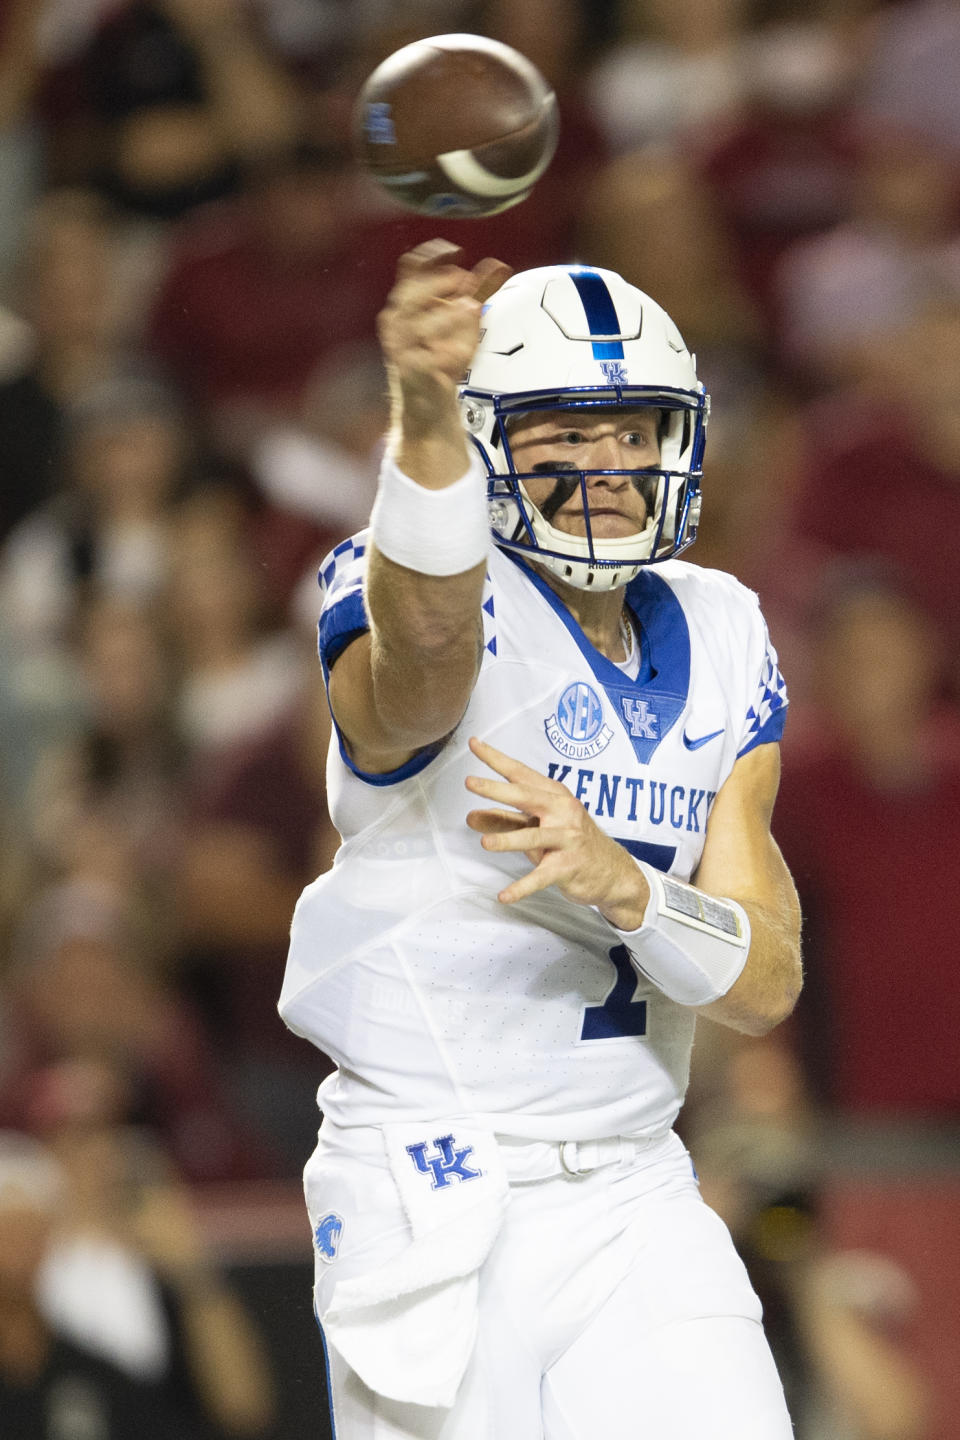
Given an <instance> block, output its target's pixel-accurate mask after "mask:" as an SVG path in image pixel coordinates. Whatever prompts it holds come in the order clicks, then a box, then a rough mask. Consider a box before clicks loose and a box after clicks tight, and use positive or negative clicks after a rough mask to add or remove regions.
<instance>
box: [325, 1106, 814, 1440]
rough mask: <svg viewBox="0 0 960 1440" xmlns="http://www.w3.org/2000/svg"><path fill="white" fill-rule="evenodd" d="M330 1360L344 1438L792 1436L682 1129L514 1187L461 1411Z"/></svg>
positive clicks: (737, 1267) (746, 1291)
mask: <svg viewBox="0 0 960 1440" xmlns="http://www.w3.org/2000/svg"><path fill="white" fill-rule="evenodd" d="M539 1148H541V1149H544V1148H546V1147H539ZM553 1148H555V1149H556V1148H558V1147H553ZM515 1169H516V1167H514V1173H515ZM328 1366H329V1378H330V1391H331V1407H332V1412H333V1423H334V1434H335V1437H336V1440H789V1437H791V1436H792V1433H793V1432H792V1427H791V1424H790V1420H789V1417H788V1415H787V1411H786V1406H785V1404H784V1398H783V1390H782V1387H781V1384H780V1380H779V1378H778V1376H777V1373H776V1369H775V1367H774V1363H773V1359H772V1357H771V1354H770V1350H769V1347H768V1346H767V1343H766V1339H765V1337H764V1334H763V1330H762V1327H761V1323H760V1303H759V1301H758V1300H757V1297H756V1295H755V1294H754V1292H753V1289H752V1287H751V1285H750V1282H749V1280H748V1278H747V1275H746V1271H745V1270H744V1267H743V1264H742V1262H741V1261H740V1259H739V1257H738V1256H737V1254H736V1252H735V1251H734V1248H733V1244H732V1242H731V1240H730V1236H729V1234H728V1232H727V1229H726V1227H725V1226H724V1224H723V1222H722V1221H721V1220H720V1219H719V1218H718V1216H717V1215H715V1214H714V1213H713V1211H711V1210H709V1209H708V1208H707V1206H706V1205H705V1204H704V1203H703V1201H702V1200H701V1198H700V1193H699V1190H698V1188H697V1184H696V1180H695V1177H694V1174H693V1168H692V1165H691V1162H690V1159H689V1156H688V1155H687V1153H686V1151H685V1150H684V1148H683V1146H682V1144H681V1143H680V1141H679V1140H678V1139H677V1137H676V1136H674V1135H670V1136H668V1137H667V1138H666V1139H665V1140H661V1141H658V1142H656V1143H655V1145H654V1146H653V1147H652V1148H651V1149H650V1150H649V1151H647V1152H646V1153H644V1154H641V1155H640V1156H631V1157H629V1158H624V1159H621V1160H620V1161H616V1162H614V1163H608V1164H604V1165H601V1166H600V1167H599V1168H597V1169H593V1170H590V1171H588V1172H587V1173H585V1174H579V1175H575V1174H568V1173H566V1172H563V1171H561V1172H560V1173H555V1174H553V1175H550V1176H548V1177H547V1178H542V1179H537V1180H528V1181H525V1182H522V1183H516V1182H515V1181H513V1182H512V1183H511V1198H510V1205H509V1208H508V1211H507V1215H506V1218H505V1220H504V1223H503V1226H502V1228H501V1230H500V1233H499V1235H498V1236H497V1239H496V1242H495V1244H494V1247H493V1250H492V1251H491V1253H490V1255H489V1256H488V1258H487V1260H486V1261H485V1262H484V1265H483V1268H482V1271H481V1275H480V1298H479V1329H478V1336H477V1342H476V1346H475V1348H474V1351H473V1354H472V1358H471V1360H470V1362H469V1365H468V1367H467V1371H466V1374H465V1375H464V1378H463V1381H462V1382H461V1385H460V1388H459V1391H458V1393H457V1398H456V1402H455V1404H454V1405H453V1407H452V1408H450V1409H440V1408H434V1407H428V1406H421V1405H414V1404H409V1403H402V1402H399V1401H396V1400H389V1399H386V1398H385V1397H383V1396H381V1395H378V1394H375V1393H374V1392H373V1391H372V1390H370V1389H369V1388H367V1386H365V1385H364V1384H363V1382H362V1381H361V1380H360V1379H359V1377H358V1376H357V1375H356V1374H355V1373H354V1372H353V1371H352V1370H351V1369H350V1368H349V1367H348V1366H347V1365H346V1363H345V1362H344V1361H343V1359H342V1358H341V1356H340V1355H339V1354H338V1353H337V1351H336V1350H334V1349H333V1347H332V1346H330V1347H328Z"/></svg>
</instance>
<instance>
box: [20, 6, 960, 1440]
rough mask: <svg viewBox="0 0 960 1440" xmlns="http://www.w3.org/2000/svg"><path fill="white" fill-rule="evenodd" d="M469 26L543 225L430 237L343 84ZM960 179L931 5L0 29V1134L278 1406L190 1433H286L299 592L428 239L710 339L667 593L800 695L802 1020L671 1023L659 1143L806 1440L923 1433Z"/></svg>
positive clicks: (290, 1402)
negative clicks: (705, 597)
mask: <svg viewBox="0 0 960 1440" xmlns="http://www.w3.org/2000/svg"><path fill="white" fill-rule="evenodd" d="M452 30H471V31H475V32H477V33H482V34H488V35H491V36H493V37H494V38H497V39H499V40H502V41H505V42H507V43H509V44H512V45H515V46H516V47H517V48H519V49H520V50H522V51H523V52H524V53H525V54H526V55H528V56H529V57H530V58H531V59H532V60H534V62H535V63H536V64H538V65H539V67H540V68H541V69H542V70H543V72H544V73H545V74H546V75H547V76H548V77H549V78H550V79H551V81H552V82H553V84H554V86H555V89H556V91H557V94H558V97H559V101H560V109H561V117H562V135H561V143H560V148H559V151H558V153H557V156H556V159H555V161H554V163H553V165H552V167H551V169H550V171H549V172H548V174H547V175H546V176H545V178H544V179H543V180H542V181H541V183H540V185H539V186H538V187H537V190H536V192H535V194H534V197H533V198H532V200H530V201H529V202H527V203H526V204H524V205H522V206H521V207H519V208H517V209H514V210H511V211H508V212H505V213H504V214H503V215H501V216H497V217H494V218H492V219H489V220H486V221H482V222H477V223H464V222H460V223H456V222H449V223H447V224H445V225H443V226H441V227H438V226H437V225H436V224H435V223H434V222H430V221H426V220H424V219H422V218H420V217H418V216H412V215H408V214H406V213H404V212H399V211H396V210H394V209H391V208H389V207H388V204H387V202H386V201H385V200H384V199H383V198H382V197H381V196H380V195H379V194H378V193H376V192H375V190H374V188H373V187H372V186H371V185H370V183H369V182H368V181H366V180H365V179H364V178H363V177H361V176H359V175H358V174H357V173H356V172H355V170H354V168H353V167H352V165H351V163H350V160H349V156H348V153H347V135H348V128H349V116H350V109H351V104H352V101H353V98H354V96H355V94H356V91H357V89H358V88H359V86H360V84H361V83H362V80H363V78H364V77H365V76H366V74H368V73H369V71H370V69H371V68H372V67H373V65H375V64H376V63H377V62H378V61H379V60H380V59H381V58H382V57H383V56H384V55H385V54H387V53H389V52H390V51H391V50H392V49H394V48H396V47H397V46H398V45H399V44H401V43H404V42H406V41H407V40H411V39H416V38H419V37H421V36H424V35H430V34H436V33H439V32H443V31H452ZM958 181H960V5H957V4H955V3H951V0H913V3H906V0H904V3H900V4H893V5H888V4H878V3H872V0H818V3H800V0H619V3H617V0H580V3H577V0H499V3H498V0H488V3H479V0H478V3H475V4H470V3H458V0H402V3H400V0H394V3H391V0H248V3H244V0H153V3H148V0H127V3H119V0H43V3H37V0H6V4H5V6H4V7H3V10H2V13H0V194H2V197H3V203H2V206H0V1126H2V1127H4V1128H5V1130H6V1132H8V1134H9V1133H10V1132H13V1133H15V1134H21V1135H28V1136H31V1137H34V1138H36V1139H38V1140H40V1141H42V1143H43V1145H44V1146H46V1147H47V1148H48V1149H49V1150H50V1151H51V1152H52V1153H54V1154H56V1155H57V1157H58V1158H59V1160H60V1163H61V1164H62V1165H63V1166H64V1168H65V1171H66V1173H67V1175H68V1177H69V1183H70V1185H71V1187H72V1190H71V1191H69V1192H68V1194H69V1195H70V1199H69V1200H68V1201H66V1202H64V1204H63V1206H62V1211H61V1214H60V1216H59V1220H58V1232H57V1233H58V1234H59V1232H62V1234H61V1235H60V1241H61V1244H62V1246H63V1245H66V1242H67V1241H70V1240H75V1239H76V1235H77V1234H78V1233H80V1234H82V1233H83V1232H84V1227H85V1226H86V1227H88V1229H90V1230H91V1231H92V1232H94V1233H96V1234H98V1235H100V1236H101V1237H102V1236H103V1235H104V1234H109V1236H110V1237H111V1240H112V1242H115V1244H116V1245H118V1246H120V1247H122V1248H124V1249H125V1250H126V1252H127V1253H128V1254H129V1255H133V1256H134V1257H139V1260H138V1263H140V1264H141V1265H143V1266H146V1267H147V1269H148V1270H149V1271H151V1272H152V1273H155V1275H157V1276H159V1278H160V1279H161V1280H162V1281H163V1283H164V1284H165V1285H168V1286H170V1287H171V1288H172V1289H173V1290H175V1289H176V1281H177V1277H178V1275H179V1274H180V1273H181V1271H182V1270H183V1269H184V1268H191V1267H192V1269H193V1270H194V1271H198V1270H202V1271H203V1273H204V1275H205V1276H206V1277H207V1279H208V1280H210V1281H211V1283H212V1278H215V1280H216V1284H217V1286H219V1287H221V1288H222V1290H223V1292H224V1294H227V1295H229V1297H230V1302H231V1303H232V1304H233V1305H235V1306H236V1307H237V1309H236V1311H235V1312H234V1313H235V1314H237V1315H238V1316H239V1315H240V1314H241V1313H242V1314H243V1316H244V1317H245V1319H244V1322H243V1323H244V1324H245V1325H248V1326H249V1327H250V1329H249V1334H248V1335H247V1336H246V1339H245V1342H244V1343H245V1344H249V1345H250V1346H252V1347H253V1351H256V1352H257V1353H259V1354H260V1355H261V1357H262V1358H263V1377H264V1378H263V1382H262V1389H261V1392H260V1395H259V1399H258V1398H257V1397H256V1396H254V1398H253V1400H252V1401H251V1405H250V1408H249V1409H248V1410H247V1411H246V1412H244V1413H242V1414H239V1413H238V1414H237V1415H234V1416H233V1417H232V1418H230V1417H227V1418H226V1419H225V1418H224V1416H223V1415H220V1417H219V1422H218V1423H219V1425H220V1428H219V1429H214V1430H212V1431H211V1432H210V1433H211V1434H216V1435H221V1436H226V1435H237V1436H240V1435H245V1436H250V1437H254V1440H261V1437H263V1440H266V1437H270V1440H300V1437H301V1436H302V1437H306V1436H307V1435H311V1436H316V1435H317V1434H318V1433H320V1432H319V1431H318V1429H317V1425H318V1418H317V1417H318V1416H319V1415H321V1414H322V1411H323V1405H324V1400H323V1375H322V1371H323V1366H322V1359H321V1356H320V1354H319V1350H318V1345H317V1341H316V1337H315V1334H314V1333H313V1330H312V1325H311V1320H310V1297H309V1270H310V1236H309V1233H308V1231H307V1226H306V1222H305V1220H304V1218H303V1212H302V1209H301V1199H300V1195H299V1184H298V1175H299V1169H300V1167H301V1165H302V1163H303V1160H304V1158H305V1156H306V1154H307V1153H308V1152H309V1149H310V1148H311V1145H312V1136H313V1133H314V1131H315V1128H316V1116H315V1110H314V1105H313V1096H314V1093H315V1090H316V1086H317V1084H318V1083H319V1081H320V1079H321V1078H322V1076H323V1073H324V1063H323V1060H322V1057H320V1056H318V1055H317V1054H315V1053H313V1052H311V1051H310V1050H309V1048H308V1047H307V1046H305V1045H304V1044H303V1043H302V1042H299V1041H296V1040H294V1039H293V1038H292V1037H291V1036H289V1035H287V1034H286V1032H285V1031H284V1030H283V1028H282V1026H281V1025H280V1022H279V1020H278V1018H277V1016H276V1010H275V1002H276V995H277V993H278V990H279V984H280V978H281V971H282V965H283V955H284V948H285V936H286V930H287V926H288V923H289V916H290V912H291V910H292V906H293V903H294V900H295V898H296V895H297V894H298V892H299V890H300V888H301V886H302V885H303V884H304V883H305V882H306V881H308V880H309V879H311V878H312V877H313V876H314V875H315V874H316V873H317V871H318V869H320V868H323V867H324V866H325V864H326V863H327V862H328V859H329V856H330V855H331V854H332V850H333V846H334V843H335V837H333V836H332V834H331V827H330V825H329V821H328V820H327V818H326V814H325V809H324V780H323V761H322V757H323V751H324V748H325V734H326V726H325V720H324V709H323V700H322V696H321V694H320V693H319V683H318V682H319V677H318V673H317V672H318V667H317V666H316V665H315V664H314V663H313V626H314V621H315V611H316V590H315V580H314V577H315V572H316V567H317V563H318V561H319V559H320V558H321V557H322V555H323V554H324V553H325V552H326V550H327V549H329V548H330V547H331V546H332V545H333V544H335V543H336V542H337V541H338V540H339V539H341V538H342V537H343V536H344V535H346V534H348V533H350V531H351V530H353V529H355V528H359V527H360V526H361V525H362V524H363V522H364V519H365V515H366V513H367V510H368V507H369V503H370V499H371V495H372V489H373V486H374V483H375V477H376V468H377V459H378V446H379V443H380V437H381V435H382V428H383V421H384V403H383V383H382V374H381V370H380V364H379V360H378V356H377V350H376V344H375V318H376V313H377V310H378V308H379V307H380V305H381V304H382V302H383V299H384V297H385V295H386V293H387V290H388V288H389V285H390V279H391V275H392V271H393V267H394V264H395V260H396V257H397V255H398V254H399V253H400V252H401V250H403V249H405V248H407V247H408V246H410V245H412V244H414V243H417V242H418V241H419V240H422V239H426V238H430V236H432V235H433V234H434V233H435V231H436V230H437V229H439V230H440V232H441V233H443V234H444V235H445V236H447V237H448V238H451V239H454V240H456V241H457V242H458V243H460V244H462V245H463V247H464V251H465V254H466V258H467V260H468V261H471V262H472V261H474V260H476V259H478V258H480V257H481V256H482V255H485V254H494V255H497V256H499V257H501V258H503V259H506V260H507V261H509V262H510V263H511V264H513V265H514V266H515V267H516V268H524V267H527V266H530V265H534V264H540V263H549V262H552V261H560V260H571V259H582V260H588V261H589V262H590V263H593V264H599V265H607V266H610V267H611V268H614V269H617V270H619V271H621V273H623V274H624V275H625V276H627V278H628V279H629V280H631V281H632V282H634V283H636V284H637V285H639V286H641V287H642V288H643V289H645V290H648V291H649V292H650V293H652V294H653V295H654V296H656V297H657V299H658V300H660V301H661V303H663V304H664V305H665V306H666V308H667V309H668V310H669V311H670V312H671V314H672V315H673V316H674V317H675V319H676V320H677V322H678V324H679V325H680V327H681V329H682V331H683V332H684V335H685V337H686V338H687V340H688V343H689V344H690V346H691V348H692V349H694V350H696V352H697V354H698V361H699V371H700V374H701V377H702V378H703V379H704V381H705V383H706V384H707V387H708V389H709V390H710V391H711V393H712V395H713V404H714V409H713V420H712V423H711V430H710V440H709V444H708V451H707V468H706V480H705V486H704V493H705V501H704V520H703V528H702V532H701V533H702V538H701V540H700V541H698V543H697V546H696V547H695V549H694V550H692V551H691V552H690V553H689V555H688V557H687V558H689V559H691V560H692V561H693V562H695V563H699V564H704V565H717V566H720V567H722V568H725V569H729V570H731V571H733V573H735V574H737V575H738V576H739V577H740V578H741V579H742V580H744V581H745V582H746V583H748V584H750V585H751V586H753V587H754V588H756V589H757V590H758V591H759V593H760V596H761V600H762V603H763V605H764V609H765V612H766V614H767V617H768V620H769V623H770V627H771V631H772V633H773V637H774V640H775V643H776V644H777V646H778V648H779V651H780V658H781V663H782V667H783V669H784V672H785V674H786V676H787V678H788V683H789V685H790V689H791V695H792V701H793V710H792V715H791V719H790V722H789V723H788V727H787V734H786V738H785V742H784V747H783V756H784V779H783V787H782V793H781V800H780V803H779V807H778V812H777V815H776V817H775V824H774V831H775V834H776V835H777V837H778V839H779V841H780V843H781V846H782V847H783V849H784V851H785V853H786V854H787V857H788V859H789V861H790V863H791V865H792V866H793V868H794V872H795V874H796V877H797V881H798V885H799V887H800V890H801V894H802V898H803V900H804V904H805V910H806V916H807V921H806V929H807V933H806V958H807V966H808V983H807V988H806V992H805V994H804V997H803V999H802V1001H801V1004H800V1006H799V1008H798V1011H797V1014H796V1015H795V1017H794V1018H793V1019H792V1020H791V1022H790V1023H789V1024H788V1025H787V1026H785V1027H783V1028H782V1029H781V1030H779V1031H777V1032H776V1033H775V1034H774V1035H773V1036H771V1037H768V1038H767V1039H765V1040H762V1041H756V1040H741V1039H740V1038H738V1037H736V1036H733V1035H732V1034H728V1033H721V1032H720V1031H719V1030H716V1029H714V1027H710V1026H708V1025H701V1034H700V1036H699V1039H698V1045H697V1049H696V1052H695V1063H694V1078H693V1084H692V1088H691V1095H690V1100H689V1103H688V1106H687V1109H686V1110H685V1112H684V1117H683V1133H684V1136H685V1138H686V1140H687V1142H688V1144H689V1145H690V1146H691V1149H692V1151H693V1154H694V1158H695V1160H696V1162H697V1165H698V1168H699V1169H700V1170H701V1173H702V1175H703V1181H704V1187H705V1189H706V1190H707V1191H708V1192H709V1195H710V1198H711V1199H712V1200H713V1201H714V1203H716V1204H717V1206H718V1208H719V1209H720V1210H721V1213H723V1214H724V1215H725V1218H727V1220H728V1223H730V1224H731V1226H732V1227H733V1229H734V1231H735V1233H736V1234H737V1237H738V1239H739V1241H740V1243H741V1246H742V1248H743V1250H744V1253H745V1254H746V1255H747V1257H748V1260H749V1262H750V1265H751V1269H752V1271H753V1273H754V1277H755V1280H756V1283H757V1284H758V1287H759V1288H760V1290H761V1294H762V1296H763V1298H764V1300H765V1303H766V1307H767V1315H768V1323H769V1325H770V1327H771V1333H772V1334H773V1337H774V1341H775V1344H776V1345H777V1347H778V1353H779V1354H780V1358H781V1363H782V1365H783V1367H784V1371H785V1374H786V1377H787V1380H788V1384H789V1386H790V1388H791V1393H792V1395H793V1396H794V1399H795V1406H796V1409H797V1413H798V1416H799V1419H800V1425H799V1427H798V1433H799V1434H800V1435H801V1437H802V1440H841V1437H848V1436H854V1437H861V1440H908V1437H911V1440H953V1437H954V1436H955V1435H956V1421H955V1418H954V1417H955V1416H956V1414H957V1413H960V1379H958V1376H960V1369H958V1367H957V1364H956V1356H957V1355H958V1354H960V1231H958V1226H957V1216H958V1214H960V1145H958V1136H960V1125H958V1121H960V1061H958V1044H957V1036H958V1033H960V965H958V940H957V936H958V932H960V884H958V881H957V876H958V872H960V715H958V700H960V643H958V642H960V582H958V578H957V566H956V562H955V552H956V544H957V537H958V536H960V184H958ZM0 1178H2V1162H0ZM94 1180H95V1181H96V1183H93V1182H94ZM148 1198H149V1199H150V1200H151V1201H154V1202H157V1201H159V1204H160V1209H161V1211H163V1207H164V1205H165V1204H167V1203H168V1205H169V1212H168V1213H169V1214H173V1213H174V1212H176V1213H177V1215H178V1216H179V1220H178V1226H179V1229H177V1227H173V1229H176V1230H177V1233H176V1236H175V1237H174V1236H173V1235H172V1234H168V1235H167V1237H166V1239H165V1241H164V1242H163V1243H159V1242H158V1241H157V1238H156V1233H155V1231H154V1232H150V1231H149V1229H148V1227H147V1226H146V1225H145V1223H144V1215H145V1211H146V1208H147V1203H146V1202H147V1199H148ZM0 1208H2V1207H0ZM164 1213H167V1212H164ZM55 1238H56V1237H55ZM57 1255H58V1256H59V1260H58V1261H57V1263H60V1264H63V1263H65V1262H64V1260H63V1254H62V1251H61V1252H57ZM185 1256H186V1257H188V1258H189V1266H188V1265H187V1263H186V1260H185V1259H184V1257H185ZM55 1260H57V1257H56V1256H55ZM51 1264H52V1265H53V1270H52V1273H53V1274H54V1275H56V1274H57V1273H60V1272H57V1270H56V1265H55V1263H54V1262H51ZM178 1267H179V1268H178ZM104 1303H106V1302H104ZM117 1307H118V1310H117V1314H118V1317H119V1319H118V1321H117V1325H118V1327H119V1328H120V1329H122V1328H123V1325H124V1319H123V1313H124V1312H123V1308H122V1297H120V1296H119V1295H118V1299H117ZM81 1310H82V1306H81ZM81 1321H82V1316H81ZM70 1323H74V1325H75V1328H76V1325H77V1324H80V1322H78V1321H77V1318H76V1316H74V1317H73V1320H72V1321H71V1322H70ZM239 1324H240V1322H239V1320H238V1325H239ZM80 1329H81V1331H82V1324H80ZM81 1338H83V1337H82V1334H81ZM87 1338H88V1339H90V1338H93V1337H87ZM99 1343H101V1344H104V1345H106V1347H107V1349H108V1350H109V1348H110V1343H111V1342H110V1340H109V1337H108V1338H107V1339H106V1340H104V1339H103V1337H101V1340H100V1342H99ZM121 1348H122V1347H121ZM188 1348H189V1347H188ZM253 1351H247V1352H244V1353H245V1354H249V1353H253ZM127 1358H128V1360H129V1357H127ZM241 1358H242V1357H240V1356H238V1355H235V1356H233V1357H232V1360H231V1361H230V1363H232V1364H237V1363H240V1359H241ZM258 1405H259V1409H258ZM852 1416H858V1417H859V1418H858V1419H856V1420H855V1421H854V1420H852V1419H851V1417H852ZM321 1423H322V1422H321ZM844 1426H846V1428H844ZM858 1427H859V1428H858Z"/></svg>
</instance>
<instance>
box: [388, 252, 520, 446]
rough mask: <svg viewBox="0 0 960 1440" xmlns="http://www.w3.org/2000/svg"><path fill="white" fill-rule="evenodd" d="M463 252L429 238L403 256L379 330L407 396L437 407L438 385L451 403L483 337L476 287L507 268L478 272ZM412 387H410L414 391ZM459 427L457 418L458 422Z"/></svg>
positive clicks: (390, 366)
mask: <svg viewBox="0 0 960 1440" xmlns="http://www.w3.org/2000/svg"><path fill="white" fill-rule="evenodd" d="M461 259H462V251H461V249H460V247H459V246H458V245H453V244H451V243H450V242H449V241H447V240H440V239H437V240H428V241H427V242H426V243H425V244H423V245H418V246H417V247H416V249H414V250H409V251H407V252H406V254H404V255H401V256H400V259H399V260H398V262H397V280H396V284H395V285H394V287H393V289H392V291H391V292H390V295H389V297H388V299H387V303H386V305H385V307H384V309H383V310H382V311H381V313H380V317H379V323H378V330H379V335H380V343H381V346H382V348H383V352H384V357H385V359H386V361H387V364H388V369H389V370H391V372H392V374H393V375H394V377H395V378H396V379H397V380H398V381H399V382H400V383H401V386H403V387H405V390H406V392H407V393H408V398H412V397H416V396H419V395H421V392H423V396H424V397H426V398H429V397H431V396H433V397H434V398H433V399H431V404H435V403H436V402H435V391H434V387H436V386H439V387H440V392H442V394H443V396H445V397H446V398H447V400H452V399H453V397H454V396H455V392H456V386H457V384H458V383H459V381H460V380H461V378H462V376H463V374H464V371H465V370H466V369H467V367H468V366H469V364H470V362H471V360H472V358H473V353H474V351H475V349H476V345H477V340H478V337H479V327H480V310H481V303H482V302H481V300H480V299H479V298H478V295H477V287H478V285H485V286H489V285H491V284H496V283H499V281H498V280H497V279H496V276H498V275H500V273H501V271H502V270H503V269H504V268H505V267H502V266H501V265H500V262H493V266H491V265H490V264H487V265H486V266H484V267H483V268H482V269H481V270H480V272H479V274H475V273H474V272H473V271H470V270H466V269H464V268H463V266H462V265H461V263H460V261H461ZM410 387H412V389H411V388H410ZM457 424H458V426H459V419H458V420H457Z"/></svg>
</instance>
